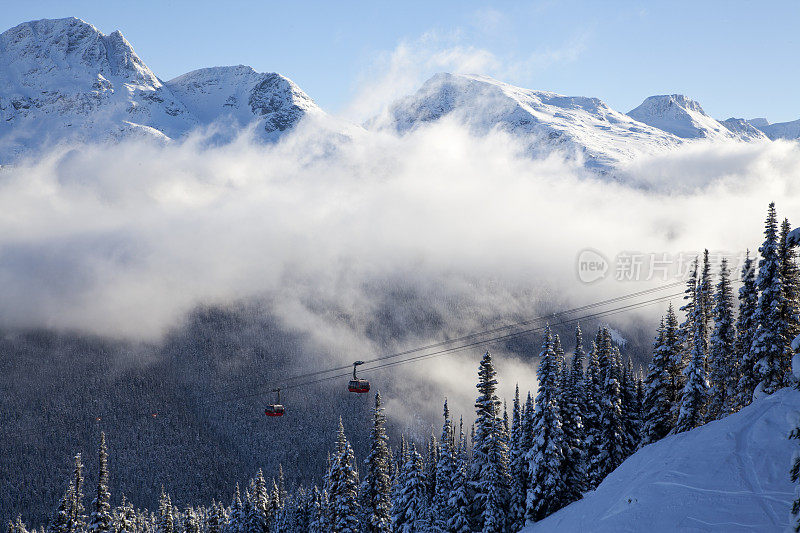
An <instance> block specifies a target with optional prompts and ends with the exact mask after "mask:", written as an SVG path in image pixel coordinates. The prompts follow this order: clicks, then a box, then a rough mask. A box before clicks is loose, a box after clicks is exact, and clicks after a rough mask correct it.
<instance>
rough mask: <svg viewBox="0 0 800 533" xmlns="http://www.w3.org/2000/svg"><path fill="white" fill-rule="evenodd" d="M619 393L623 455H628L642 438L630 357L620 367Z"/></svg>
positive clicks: (639, 409) (635, 383) (639, 406)
mask: <svg viewBox="0 0 800 533" xmlns="http://www.w3.org/2000/svg"><path fill="white" fill-rule="evenodd" d="M620 377H621V380H620V393H621V395H622V419H623V428H624V430H625V457H628V456H629V455H631V454H632V453H633V452H635V451H636V449H637V448H639V443H640V442H641V440H642V436H641V431H642V421H641V418H640V415H641V412H642V406H641V405H640V404H639V400H638V398H637V396H636V387H637V382H636V377H635V376H634V372H633V363H632V362H631V360H630V359H628V362H627V364H626V365H624V366H623V367H622V368H620Z"/></svg>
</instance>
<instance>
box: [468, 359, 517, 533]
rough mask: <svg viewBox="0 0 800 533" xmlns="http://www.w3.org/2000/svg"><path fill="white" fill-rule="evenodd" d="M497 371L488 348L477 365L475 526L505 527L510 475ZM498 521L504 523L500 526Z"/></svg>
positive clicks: (472, 477)
mask: <svg viewBox="0 0 800 533" xmlns="http://www.w3.org/2000/svg"><path fill="white" fill-rule="evenodd" d="M496 377H497V372H496V371H495V369H494V364H493V362H492V356H491V355H490V354H489V352H486V353H485V354H484V356H483V359H481V362H480V365H479V369H478V384H477V385H476V387H477V389H478V398H477V400H476V401H475V412H476V414H477V417H476V419H475V436H474V437H473V439H472V462H471V464H470V486H469V488H470V495H471V499H472V508H471V512H470V515H471V523H472V526H473V527H474V528H475V529H480V530H482V531H486V532H487V533H488V532H489V531H497V529H495V528H497V527H505V520H506V513H507V512H508V501H509V489H510V484H511V483H510V481H511V480H510V477H509V457H508V447H507V445H506V438H505V437H504V436H503V433H504V429H503V422H502V419H501V418H500V399H499V398H498V397H497V394H496V392H497V379H496ZM498 524H503V526H499V525H498Z"/></svg>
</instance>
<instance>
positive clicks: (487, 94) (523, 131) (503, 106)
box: [373, 74, 680, 169]
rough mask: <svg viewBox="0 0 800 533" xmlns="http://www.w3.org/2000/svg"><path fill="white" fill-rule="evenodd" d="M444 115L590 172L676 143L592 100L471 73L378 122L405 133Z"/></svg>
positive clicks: (436, 84)
mask: <svg viewBox="0 0 800 533" xmlns="http://www.w3.org/2000/svg"><path fill="white" fill-rule="evenodd" d="M446 115H449V116H452V117H454V118H456V119H458V120H462V121H464V122H465V123H466V124H467V125H468V126H469V127H470V128H472V130H473V131H475V132H476V133H485V132H488V131H490V130H491V129H493V128H501V129H503V130H505V131H508V132H511V133H513V134H515V135H521V136H525V137H527V138H528V139H529V142H530V149H531V151H532V152H533V153H535V154H539V153H546V152H549V151H552V150H554V149H558V150H561V151H563V152H564V153H565V154H567V155H568V156H573V157H580V158H583V159H585V161H586V165H587V166H588V167H590V168H600V169H607V168H610V167H613V166H615V165H616V164H617V163H620V162H622V161H627V160H630V159H632V158H634V157H635V156H636V155H638V154H640V153H655V152H658V151H660V150H663V149H665V148H669V147H671V146H675V145H676V144H678V143H679V142H680V139H678V138H677V137H675V136H674V135H671V134H670V133H666V132H664V131H661V130H658V129H656V128H653V127H650V126H648V125H646V124H642V123H640V122H637V121H635V120H633V119H631V118H630V117H628V116H626V115H624V114H622V113H619V112H617V111H614V110H613V109H611V108H610V107H608V106H607V105H606V104H605V103H604V102H603V101H601V100H599V99H597V98H587V97H580V96H574V97H573V96H562V95H560V94H556V93H551V92H545V91H535V90H530V89H523V88H520V87H515V86H513V85H509V84H507V83H503V82H500V81H497V80H494V79H492V78H489V77H486V76H473V75H456V74H437V75H436V76H434V77H433V78H431V79H430V80H428V81H427V82H425V84H424V85H423V86H422V88H421V89H419V91H417V93H416V94H414V95H412V96H409V97H407V98H404V99H402V100H400V101H399V102H397V103H396V104H394V105H393V106H392V108H391V109H390V111H389V116H388V117H384V118H383V119H382V120H388V125H389V126H390V127H392V128H394V129H396V130H397V131H400V132H405V131H408V130H410V129H412V128H414V127H415V126H417V125H419V124H424V123H426V122H431V121H434V120H437V119H439V118H441V117H443V116H446ZM375 123H377V124H381V125H383V124H382V122H381V121H376V122H375ZM373 125H374V124H373Z"/></svg>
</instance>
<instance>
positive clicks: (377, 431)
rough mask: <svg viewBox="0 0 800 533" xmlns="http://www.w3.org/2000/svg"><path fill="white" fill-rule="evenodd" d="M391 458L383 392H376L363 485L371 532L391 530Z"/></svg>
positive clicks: (366, 528)
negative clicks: (382, 399)
mask: <svg viewBox="0 0 800 533" xmlns="http://www.w3.org/2000/svg"><path fill="white" fill-rule="evenodd" d="M445 405H446V404H445ZM390 462H391V456H390V455H389V437H388V436H387V435H386V416H385V415H384V414H383V406H382V405H381V395H380V393H378V394H376V395H375V407H374V409H373V410H372V430H371V432H370V450H369V455H368V456H367V459H366V460H365V461H364V465H365V468H364V481H363V483H362V485H361V494H362V502H363V503H362V513H363V514H362V516H363V517H364V520H363V522H364V523H363V524H362V529H363V530H364V531H366V532H368V533H385V532H388V531H391V515H390V513H391V507H392V502H391V497H392V494H391V491H392V486H391V479H390V478H389V465H390Z"/></svg>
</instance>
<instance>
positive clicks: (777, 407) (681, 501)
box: [523, 388, 800, 533]
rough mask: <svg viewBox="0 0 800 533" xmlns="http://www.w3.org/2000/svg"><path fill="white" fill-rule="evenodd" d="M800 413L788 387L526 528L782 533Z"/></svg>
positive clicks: (654, 451) (624, 468)
mask: <svg viewBox="0 0 800 533" xmlns="http://www.w3.org/2000/svg"><path fill="white" fill-rule="evenodd" d="M798 414H800V391H797V390H795V389H793V388H792V389H788V388H787V389H783V390H781V391H778V392H776V393H775V394H773V395H772V396H769V397H766V398H763V399H761V400H758V401H756V402H755V403H754V404H752V405H750V406H748V407H746V408H745V409H743V410H742V411H740V412H738V413H735V414H733V415H731V416H728V417H727V418H725V419H723V420H719V421H716V422H711V423H708V424H706V425H704V426H702V427H700V428H697V429H694V430H692V431H689V432H686V433H681V434H679V435H672V436H669V437H667V438H665V439H663V440H661V441H659V442H656V443H654V444H651V445H649V446H645V447H644V448H642V449H641V450H639V451H638V452H636V453H635V454H634V455H632V456H631V457H629V458H628V459H627V460H626V461H625V462H624V463H622V465H620V467H619V468H617V469H616V470H614V472H612V473H611V474H610V475H609V476H608V477H607V478H606V479H605V480H604V481H603V482H602V483H601V484H600V486H599V487H598V488H597V489H596V490H595V491H593V492H589V493H587V494H586V495H585V497H584V498H583V499H582V500H580V501H577V502H575V503H573V504H571V505H568V506H567V507H565V508H564V509H561V510H560V511H558V512H557V513H555V514H553V515H551V516H550V517H548V518H546V519H545V520H542V521H541V522H538V523H536V524H533V525H530V526H528V527H527V528H524V529H523V531H524V532H525V533H539V532H550V531H561V532H582V531H592V532H604V531H607V532H615V533H616V532H624V531H648V532H650V533H657V532H661V531H664V532H672V531H724V532H726V533H727V532H739V531H741V532H745V531H746V532H752V531H760V532H761V531H763V532H767V531H782V530H783V529H784V528H785V527H786V526H787V525H788V523H789V509H790V506H791V501H792V500H793V498H794V486H793V485H792V483H791V482H790V480H789V466H790V461H791V458H792V454H793V453H794V451H795V450H796V448H797V441H790V440H789V439H788V438H787V436H788V434H789V431H790V430H791V428H792V423H793V422H795V420H796V418H797V416H798Z"/></svg>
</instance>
